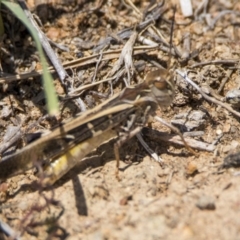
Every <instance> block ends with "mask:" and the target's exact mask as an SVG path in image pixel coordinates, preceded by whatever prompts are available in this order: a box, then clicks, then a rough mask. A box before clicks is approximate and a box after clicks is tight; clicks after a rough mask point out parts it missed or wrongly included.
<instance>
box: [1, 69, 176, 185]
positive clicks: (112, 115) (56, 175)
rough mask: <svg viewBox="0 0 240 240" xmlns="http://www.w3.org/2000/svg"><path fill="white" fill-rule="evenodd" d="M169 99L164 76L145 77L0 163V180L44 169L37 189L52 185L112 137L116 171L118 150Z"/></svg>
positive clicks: (171, 90) (170, 82) (160, 73)
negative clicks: (39, 168)
mask: <svg viewBox="0 0 240 240" xmlns="http://www.w3.org/2000/svg"><path fill="white" fill-rule="evenodd" d="M173 98H174V84H173V80H172V78H171V77H169V76H168V72H167V70H165V69H158V70H155V71H151V72H149V73H148V74H147V75H146V78H145V80H144V81H143V82H142V83H140V84H137V85H136V86H134V87H126V88H125V89H124V90H123V91H122V92H120V93H119V94H116V95H114V96H113V97H111V98H110V99H109V100H107V101H105V102H103V103H102V104H100V105H98V106H97V107H95V108H93V109H91V110H88V111H86V112H84V113H82V114H80V115H79V116H77V117H75V118H73V119H72V120H71V121H69V122H66V123H64V124H62V125H61V126H60V127H58V128H56V129H55V130H53V131H52V132H51V133H49V134H47V135H45V136H42V137H41V138H39V139H38V140H36V141H34V142H32V143H30V144H29V145H27V146H26V147H24V148H22V149H21V150H19V151H17V152H16V153H14V154H12V155H9V156H7V157H6V158H5V159H3V160H2V161H0V179H2V180H5V179H7V178H9V177H11V176H13V175H17V174H20V173H23V172H24V171H26V170H28V169H31V168H33V167H35V166H39V165H42V164H43V163H44V171H43V173H44V180H43V184H44V185H52V184H54V183H55V182H56V181H57V180H58V179H60V178H61V177H62V176H63V175H64V174H65V173H67V172H68V171H69V170H70V169H71V168H73V167H74V166H75V165H76V163H77V162H79V161H80V160H81V159H82V158H84V157H85V156H86V155H87V154H89V153H90V152H91V151H93V150H94V149H95V148H97V147H98V146H99V145H101V144H102V143H103V142H105V141H108V140H110V139H111V138H114V137H118V140H117V142H116V143H115V145H114V152H115V156H116V160H117V168H118V167H119V160H120V159H119V158H120V157H119V152H118V149H119V147H120V146H121V145H122V144H123V143H124V142H125V141H127V140H128V139H129V138H131V137H133V136H134V135H136V134H137V133H139V132H140V131H141V129H142V127H143V126H144V125H145V124H146V122H147V121H148V119H149V116H151V115H154V114H155V111H156V109H157V108H158V107H159V106H160V107H162V108H165V107H168V106H169V105H170V104H171V102H172V100H173Z"/></svg>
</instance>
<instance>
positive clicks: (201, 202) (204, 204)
mask: <svg viewBox="0 0 240 240" xmlns="http://www.w3.org/2000/svg"><path fill="white" fill-rule="evenodd" d="M196 206H197V207H198V208H199V209H201V210H215V209H216V206H215V200H214V198H212V197H210V196H206V195H203V196H201V197H200V198H199V199H198V201H197V203H196Z"/></svg>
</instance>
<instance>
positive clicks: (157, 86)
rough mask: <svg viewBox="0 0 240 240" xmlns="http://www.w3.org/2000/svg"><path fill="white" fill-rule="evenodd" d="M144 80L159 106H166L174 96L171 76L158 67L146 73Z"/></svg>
mask: <svg viewBox="0 0 240 240" xmlns="http://www.w3.org/2000/svg"><path fill="white" fill-rule="evenodd" d="M145 82H146V83H147V85H148V86H149V89H150V96H151V97H153V98H154V99H155V100H156V101H157V102H158V104H159V106H160V107H161V108H166V107H168V106H169V105H170V104H171V103H172V101H173V98H174V95H175V91H174V83H173V77H172V75H171V74H169V73H168V71H167V70H165V69H158V70H155V71H151V72H149V73H148V74H147V76H146V78H145Z"/></svg>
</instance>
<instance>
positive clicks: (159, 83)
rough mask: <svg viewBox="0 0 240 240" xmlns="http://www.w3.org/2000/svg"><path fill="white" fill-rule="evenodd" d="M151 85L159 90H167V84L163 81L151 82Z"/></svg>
mask: <svg viewBox="0 0 240 240" xmlns="http://www.w3.org/2000/svg"><path fill="white" fill-rule="evenodd" d="M153 85H154V86H155V87H156V88H157V89H159V90H164V89H167V88H169V84H168V83H167V82H166V81H165V80H163V79H161V80H160V81H158V80H155V81H154V82H153Z"/></svg>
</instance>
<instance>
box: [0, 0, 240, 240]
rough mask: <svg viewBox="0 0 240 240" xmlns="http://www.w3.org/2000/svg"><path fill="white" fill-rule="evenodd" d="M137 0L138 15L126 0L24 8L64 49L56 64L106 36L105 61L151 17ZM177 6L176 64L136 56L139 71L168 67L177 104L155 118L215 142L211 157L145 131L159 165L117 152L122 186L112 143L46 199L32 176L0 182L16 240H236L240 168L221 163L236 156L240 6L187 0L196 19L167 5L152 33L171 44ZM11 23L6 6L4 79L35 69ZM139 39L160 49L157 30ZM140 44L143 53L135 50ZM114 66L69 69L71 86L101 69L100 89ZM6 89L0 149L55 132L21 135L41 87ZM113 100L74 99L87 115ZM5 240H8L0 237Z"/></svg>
mask: <svg viewBox="0 0 240 240" xmlns="http://www.w3.org/2000/svg"><path fill="white" fill-rule="evenodd" d="M67 2H68V3H67ZM124 2H125V3H124ZM132 2H133V3H134V4H135V6H136V7H137V9H138V10H139V11H140V13H142V14H143V15H142V16H141V14H140V13H136V10H134V9H133V7H132V6H130V4H129V1H117V0H112V1H108V0H106V1H65V2H63V3H61V2H60V1H58V2H53V3H51V4H50V5H41V6H40V5H37V3H35V2H33V1H28V4H29V7H30V9H31V11H32V12H34V13H35V14H36V15H38V16H39V18H40V19H41V21H42V24H43V25H42V30H43V31H44V33H45V34H46V35H47V36H48V37H49V38H50V39H51V40H52V41H54V42H56V43H58V44H61V45H65V46H67V47H68V48H69V51H68V52H64V51H61V50H59V49H58V48H54V49H55V50H56V52H57V54H58V56H59V58H60V59H61V61H62V62H67V61H71V60H75V59H77V58H78V57H81V56H89V55H91V54H93V49H94V48H96V46H98V47H99V46H100V44H98V43H99V41H100V40H103V39H106V37H109V36H111V37H112V41H111V42H110V43H109V44H107V45H106V46H104V48H103V49H100V48H99V49H100V52H101V51H105V50H106V49H122V48H123V46H124V44H125V43H126V41H127V40H128V38H129V37H128V38H126V39H121V38H120V39H118V38H119V36H117V33H118V32H119V31H121V30H124V29H127V28H128V27H133V26H136V25H137V24H138V23H140V22H141V21H143V16H144V14H145V15H147V14H149V13H151V8H149V9H148V10H149V11H148V12H147V11H146V9H147V7H148V5H149V2H154V1H137V0H135V1H132ZM174 4H175V5H176V7H177V8H176V14H175V26H174V31H173V45H174V46H175V48H173V49H175V54H173V56H172V57H171V66H170V67H168V63H169V59H170V57H169V48H166V49H167V50H165V51H164V49H163V51H162V50H160V49H154V50H152V51H146V53H145V54H140V55H137V56H134V57H133V60H134V64H135V71H136V72H137V73H136V72H135V74H136V75H138V76H140V77H143V76H144V75H145V73H146V71H147V70H149V69H151V68H153V67H156V66H157V65H156V64H159V65H162V66H163V67H167V68H168V71H169V72H170V71H171V70H174V74H175V84H176V97H175V100H174V102H173V104H172V105H171V107H169V108H168V109H167V110H163V111H161V110H158V111H157V113H156V114H157V115H159V116H161V117H162V118H163V119H165V120H167V121H169V122H170V121H172V122H173V123H175V124H176V123H177V126H178V127H179V128H180V129H181V130H183V131H189V132H194V133H195V134H196V135H195V137H189V138H190V139H195V140H197V141H198V143H200V142H204V143H208V144H212V143H214V141H215V145H214V144H213V145H211V146H213V148H212V150H213V151H204V150H201V151H200V150H196V151H197V152H198V155H196V156H195V155H193V154H191V153H189V152H188V151H187V150H186V149H185V148H184V147H183V146H179V145H177V144H174V143H170V142H167V141H161V140H158V139H157V137H153V136H152V134H148V136H147V134H146V135H145V134H143V138H144V139H145V141H146V142H147V143H148V145H149V146H150V147H151V148H152V149H154V150H155V151H156V153H157V154H158V155H159V156H161V158H162V159H163V160H164V164H163V165H160V164H159V163H158V162H156V161H154V160H153V159H152V158H151V157H150V156H149V155H148V154H147V153H146V151H145V150H144V149H143V147H142V146H141V144H140V143H139V142H138V141H137V138H132V139H131V140H129V141H128V142H127V143H125V144H124V146H123V147H122V148H121V159H122V160H123V161H121V163H120V173H119V175H120V181H119V180H117V179H116V177H115V170H116V161H114V160H115V156H114V153H113V144H114V140H111V141H110V142H108V143H104V144H103V145H101V146H100V147H99V148H98V149H96V150H95V151H94V152H93V153H92V154H91V155H90V156H88V157H86V158H85V159H84V160H82V161H81V162H79V164H78V165H77V166H75V167H74V168H73V169H72V170H71V171H70V172H68V173H67V174H66V175H65V176H64V177H63V178H62V179H60V180H59V181H57V183H56V184H54V186H52V187H51V188H50V189H48V190H46V189H42V188H41V185H39V184H37V181H38V178H37V177H36V176H35V175H34V173H33V172H34V171H32V170H30V171H28V172H26V173H24V174H21V175H18V176H15V177H12V178H9V179H7V180H6V181H4V182H2V183H1V185H0V200H1V203H0V220H1V222H3V223H7V224H8V225H9V226H10V227H11V228H12V229H13V230H14V231H15V233H20V235H21V239H69V240H70V239H94V240H100V239H109V240H112V239H121V240H123V239H139V240H141V239H142V240H148V239H149V240H150V239H151V240H153V239H170V240H171V239H183V240H185V239H186V240H189V239H193V240H195V239H196V240H198V239H199V240H200V239H219V240H227V239H232V240H237V239H240V184H239V182H238V181H239V176H240V172H239V168H237V167H236V166H237V163H236V164H235V167H230V168H221V166H222V164H223V163H224V159H225V157H226V156H227V155H228V154H231V153H236V152H237V151H238V149H239V148H240V147H239V144H240V137H239V115H237V114H239V112H238V110H239V106H240V105H238V99H239V96H240V94H239V95H234V96H235V98H234V99H232V98H230V97H228V98H227V97H226V96H230V95H229V94H230V93H229V91H230V90H234V89H235V90H236V92H237V93H238V91H237V90H238V89H239V88H240V76H239V73H240V72H239V71H240V70H239V56H240V51H239V49H240V2H239V1H238V0H232V1H230V0H229V1H226V0H225V1H220V0H218V1H215V0H212V1H205V0H202V1H200V0H199V1H198V0H194V1H192V4H193V15H192V16H191V17H185V16H184V15H183V13H182V11H181V8H180V5H179V1H174V0H172V1H166V3H165V5H164V6H163V7H161V8H160V7H159V8H160V9H165V10H164V11H163V12H162V13H161V15H160V16H159V18H158V19H157V20H155V21H154V22H153V24H152V25H153V26H155V27H156V29H158V30H159V31H160V32H161V33H162V35H163V36H164V39H165V40H166V42H169V38H170V37H169V36H170V35H171V31H170V29H171V19H172V15H173V10H172V9H173V7H172V6H173V5H174ZM8 14H9V13H8V12H6V10H4V9H3V17H4V18H3V19H4V20H5V23H6V26H5V29H6V33H5V34H6V36H5V38H4V39H3V40H2V47H1V66H2V71H3V72H4V73H8V74H16V73H23V72H24V71H26V72H28V71H30V70H31V69H32V64H33V62H34V63H36V66H35V65H34V66H35V69H37V68H38V58H37V53H36V50H35V48H34V44H33V42H32V39H31V38H30V37H29V35H28V34H27V32H26V30H25V29H24V28H23V27H22V26H21V24H20V23H19V22H17V21H16V20H11V19H10V18H8V17H7V16H8ZM143 36H144V37H145V38H148V39H151V40H152V41H154V42H156V43H158V44H159V46H162V45H163V46H164V44H163V43H162V42H161V41H160V40H159V37H158V36H159V35H158V34H156V32H155V33H152V35H151V32H150V31H149V32H147V31H146V32H144V33H143ZM188 43H189V44H188ZM136 45H139V46H141V45H144V44H143V43H141V42H139V41H138V42H136ZM176 50H178V51H179V52H178V54H176ZM171 55H172V54H171ZM116 60H117V59H111V60H107V61H104V62H100V63H99V62H98V63H97V61H95V62H94V63H93V64H86V65H84V66H81V67H80V68H73V69H71V71H69V74H72V76H74V82H73V89H75V88H77V87H79V86H81V85H84V84H87V83H90V82H91V79H92V77H93V76H94V73H95V69H96V65H97V64H99V65H98V71H97V77H96V81H99V80H101V79H102V78H103V77H105V76H106V74H107V73H108V72H109V71H110V70H111V69H112V67H113V65H114V63H115V61H116ZM123 68H124V67H123ZM177 69H178V70H179V71H181V72H186V71H187V72H188V76H189V78H191V79H192V80H193V81H194V82H195V83H196V84H197V85H198V86H200V87H201V88H202V89H203V90H204V92H205V93H206V94H207V95H208V96H211V97H212V98H211V99H218V100H219V101H220V102H222V103H223V104H224V106H230V107H231V109H234V111H235V112H234V111H232V112H230V111H229V108H228V109H227V108H225V107H221V106H220V105H219V104H216V103H214V102H212V101H211V99H210V100H206V99H205V98H204V97H203V96H202V95H201V94H200V93H199V92H197V91H196V89H195V88H194V87H192V86H191V85H190V84H187V83H186V81H185V80H184V79H183V78H182V77H180V76H179V75H178V74H177V73H176V70H177ZM125 76H127V75H125ZM89 79H90V80H89ZM136 79H137V78H136V77H133V78H132V80H131V84H136V82H137V81H138V80H136ZM1 84H2V85H1V92H0V97H1V104H0V108H1V112H0V113H1V119H0V129H1V134H0V137H1V143H2V144H3V143H4V137H5V136H6V132H7V129H8V128H9V126H15V127H19V126H20V127H19V128H20V129H21V130H22V132H23V133H33V132H37V131H39V130H41V131H45V130H47V129H50V128H51V127H53V126H54V124H56V121H54V120H53V119H51V118H43V119H42V120H41V121H40V122H38V123H37V124H35V125H34V127H33V128H31V129H30V130H29V132H26V129H28V127H29V126H30V125H31V124H33V123H36V121H39V119H40V118H41V117H43V116H45V115H46V107H45V101H44V96H43V90H42V85H41V80H40V78H32V79H25V80H21V81H14V82H11V83H6V82H5V83H1ZM55 86H56V90H57V93H58V94H59V96H60V100H62V99H63V98H64V97H63V96H64V90H63V87H62V86H61V84H60V83H59V81H58V78H57V77H56V76H55ZM124 87H125V84H124V82H123V81H120V82H117V83H116V84H115V85H114V86H113V91H114V92H119V91H120V90H121V89H123V88H124ZM91 91H92V92H91ZM108 91H109V86H108V84H106V85H104V84H102V85H100V86H95V87H93V88H92V89H90V90H87V91H85V92H84V93H83V94H82V95H81V96H80V97H81V98H82V99H83V101H84V102H85V103H86V105H87V108H92V107H94V106H95V105H97V104H98V103H99V102H102V101H105V100H106V98H103V97H101V96H100V95H97V94H96V92H98V93H102V95H104V94H105V95H106V93H108ZM237 93H236V94H237ZM89 99H90V100H89ZM233 101H234V104H233ZM231 104H232V105H231ZM61 108H62V109H63V116H64V118H65V119H67V118H69V117H72V116H74V115H75V114H76V113H77V112H79V111H80V110H79V107H78V105H77V104H76V99H72V100H69V101H65V102H64V104H63V101H62V102H61ZM194 111H195V112H197V115H198V116H199V114H200V115H201V116H202V117H201V118H197V119H195V120H193V121H192V122H191V123H189V122H190V120H189V115H190V114H191V113H192V112H194ZM180 114H182V115H183V114H185V115H187V116H185V117H182V118H181V119H182V122H181V123H180V120H179V119H180ZM176 116H178V117H176ZM187 118H188V119H187ZM23 119H24V120H23ZM188 123H189V125H188ZM193 125H194V126H193ZM151 127H152V128H153V129H156V130H158V131H161V132H165V133H166V134H168V135H169V134H170V130H169V129H168V128H167V127H163V126H162V125H160V124H159V123H156V122H154V123H152V124H151ZM143 133H144V131H143ZM149 135H150V136H149ZM217 139H218V141H216V140H217ZM14 145H15V146H18V148H21V147H22V145H23V143H22V141H21V139H19V140H18V141H17V142H16V143H15V144H14ZM229 161H231V159H230V160H229ZM225 166H228V165H225ZM0 167H1V165H0ZM0 239H11V238H8V237H7V236H5V235H4V234H3V233H1V232H0ZM16 239H17V238H16Z"/></svg>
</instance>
